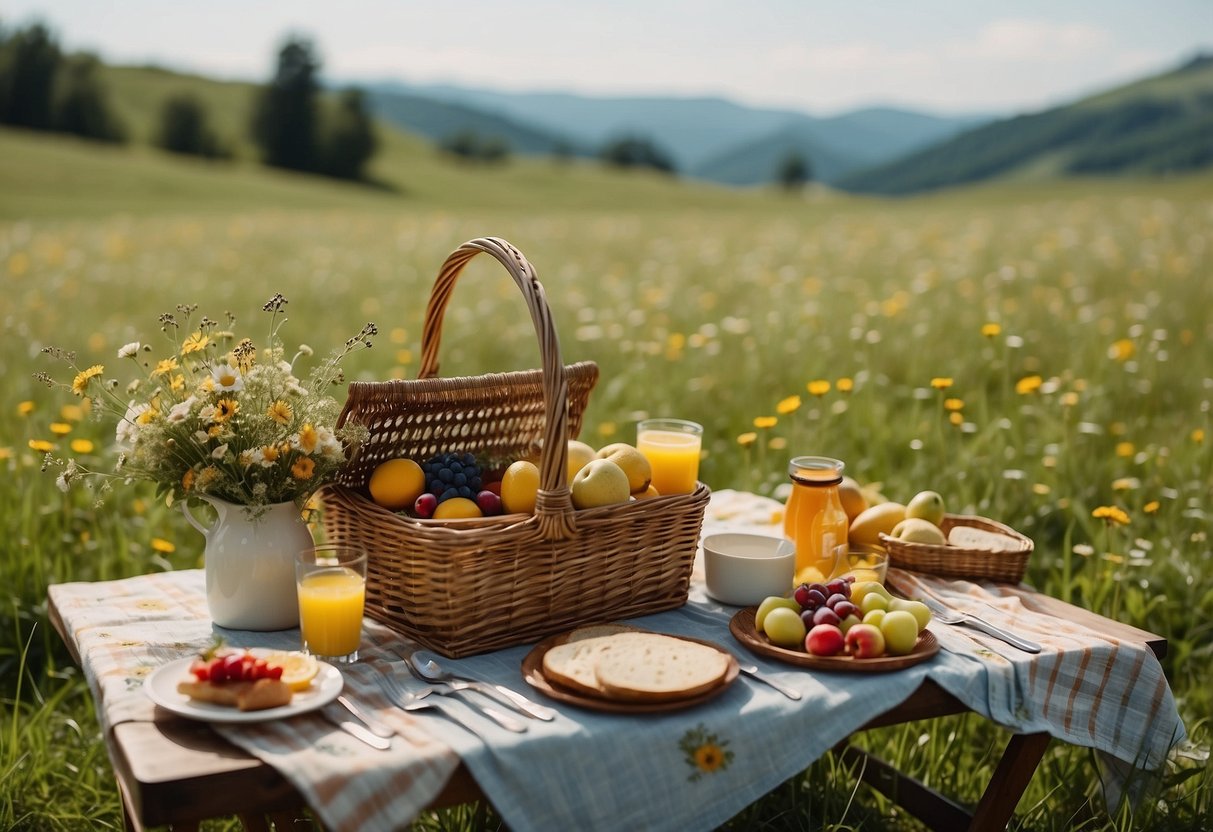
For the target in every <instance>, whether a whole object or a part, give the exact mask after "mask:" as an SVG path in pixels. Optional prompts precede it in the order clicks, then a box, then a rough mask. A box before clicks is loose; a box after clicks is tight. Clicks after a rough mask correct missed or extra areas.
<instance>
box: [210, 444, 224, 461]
mask: <svg viewBox="0 0 1213 832" xmlns="http://www.w3.org/2000/svg"><path fill="white" fill-rule="evenodd" d="M226 455H227V443H226V442H224V443H223V444H222V445H220V446H219V447H218V448H215V450H213V451H211V459H223V457H225V456H226Z"/></svg>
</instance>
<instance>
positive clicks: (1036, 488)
mask: <svg viewBox="0 0 1213 832" xmlns="http://www.w3.org/2000/svg"><path fill="white" fill-rule="evenodd" d="M1052 490H1053V489H1052V488H1049V486H1048V485H1046V484H1045V483H1043V482H1038V483H1034V484H1033V485H1032V493H1033V494H1038V495H1040V496H1041V497H1044V496H1045V495H1047V494H1048V493H1049V492H1050V491H1052Z"/></svg>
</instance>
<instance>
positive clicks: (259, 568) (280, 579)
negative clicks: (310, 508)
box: [179, 494, 314, 631]
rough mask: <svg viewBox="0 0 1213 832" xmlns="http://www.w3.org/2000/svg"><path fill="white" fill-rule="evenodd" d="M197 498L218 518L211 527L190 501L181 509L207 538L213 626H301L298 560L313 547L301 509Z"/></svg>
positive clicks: (292, 505)
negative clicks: (255, 506)
mask: <svg viewBox="0 0 1213 832" xmlns="http://www.w3.org/2000/svg"><path fill="white" fill-rule="evenodd" d="M197 496H198V497H199V498H200V499H202V500H205V501H206V502H208V503H210V504H211V506H213V507H214V509H215V511H216V512H217V513H218V518H217V519H216V520H215V522H214V524H213V525H212V526H210V527H209V528H208V527H207V526H204V525H203V524H202V523H201V522H199V520H198V518H197V517H196V516H195V515H194V513H193V512H192V511H191V510H190V509H189V507H188V505H187V504H186V503H185V502H182V503H180V504H179V505H180V506H181V512H182V514H184V515H185V519H186V520H188V521H189V523H190V525H192V526H193V527H194V528H195V529H197V530H198V531H200V532H202V534H203V536H204V537H205V538H206V549H205V562H206V602H207V606H208V607H209V608H210V612H211V618H212V619H213V620H214V622H215V623H216V624H218V625H219V626H220V627H227V628H230V629H233V630H261V631H268V630H288V629H290V628H291V627H297V626H299V599H298V596H297V594H296V590H295V556H296V555H297V554H298V553H299V552H300V551H302V550H303V549H307V548H310V547H312V546H313V545H314V542H313V540H312V534H311V532H310V531H309V530H308V527H307V524H306V523H305V522H304V521H303V516H302V514H301V513H300V511H299V507H298V506H297V505H296V504H295V503H293V502H286V503H278V504H276V505H272V506H267V507H266V508H264V509H258V510H255V511H251V510H250V509H248V508H246V507H245V506H239V505H236V504H234V503H229V502H226V501H224V500H220V499H217V498H215V497H208V496H206V495H204V494H199V495H197ZM253 515H256V516H253Z"/></svg>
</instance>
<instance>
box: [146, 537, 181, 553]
mask: <svg viewBox="0 0 1213 832" xmlns="http://www.w3.org/2000/svg"><path fill="white" fill-rule="evenodd" d="M152 551H154V552H160V553H161V554H164V555H171V554H172V553H173V552H175V551H177V547H176V546H174V545H173V544H172V542H171V541H168V540H165V539H164V538H163V537H153V538H152Z"/></svg>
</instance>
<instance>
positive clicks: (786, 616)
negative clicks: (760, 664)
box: [762, 607, 808, 648]
mask: <svg viewBox="0 0 1213 832" xmlns="http://www.w3.org/2000/svg"><path fill="white" fill-rule="evenodd" d="M762 631H763V632H764V633H766V634H767V638H769V639H770V640H771V643H772V644H775V645H777V646H779V647H788V648H796V647H804V637H805V635H806V634H807V633H808V629H807V628H806V627H805V626H804V621H802V620H801V618H800V614H799V613H797V612H796V610H793V609H789V608H787V607H776V608H775V609H773V610H771V611H770V613H768V614H767V617H766V620H764V621H763V622H762Z"/></svg>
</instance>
